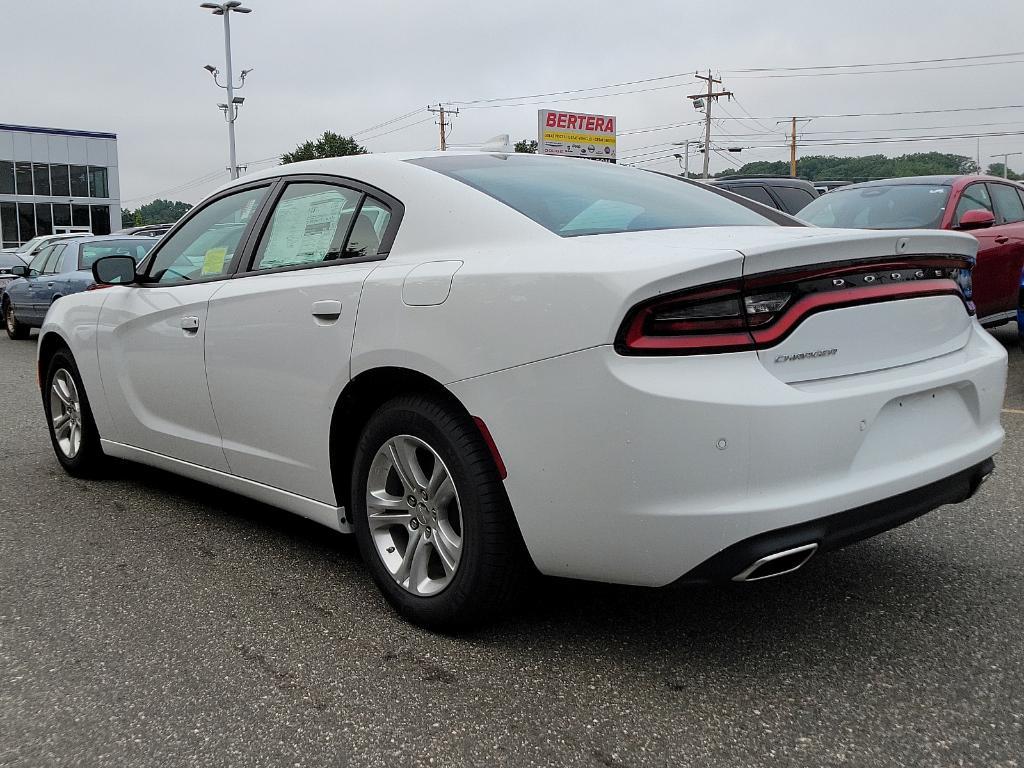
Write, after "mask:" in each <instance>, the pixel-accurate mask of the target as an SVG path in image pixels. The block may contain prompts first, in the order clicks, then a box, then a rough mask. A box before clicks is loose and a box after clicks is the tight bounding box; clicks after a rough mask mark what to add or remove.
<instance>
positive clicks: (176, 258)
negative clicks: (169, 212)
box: [148, 187, 267, 283]
mask: <svg viewBox="0 0 1024 768" xmlns="http://www.w3.org/2000/svg"><path fill="white" fill-rule="evenodd" d="M266 192H267V188H266V187H257V188H256V189H247V190H244V191H242V192H236V193H235V194H233V195H228V196H227V197H222V198H220V199H219V200H216V201H214V202H212V203H210V204H209V205H207V206H206V207H205V208H203V209H202V210H201V211H199V212H198V213H197V214H196V215H195V216H193V217H192V218H191V219H189V220H188V221H187V222H186V223H185V225H184V226H182V227H181V228H180V229H179V230H178V231H177V232H175V233H174V234H173V235H172V236H171V237H170V238H169V239H167V240H165V241H163V242H162V247H161V248H160V250H159V251H158V252H157V254H156V255H155V257H154V259H153V263H152V264H150V266H149V277H148V282H151V283H181V282H188V281H190V280H203V279H209V278H213V277H220V276H223V275H225V274H227V273H228V272H229V270H230V268H231V265H232V263H233V261H234V257H235V251H236V250H237V248H238V246H239V244H240V241H241V239H242V233H243V232H244V231H245V228H246V227H247V226H248V224H249V220H250V219H251V218H252V217H253V216H254V215H255V213H256V211H257V209H258V208H259V204H260V202H261V201H262V200H263V196H264V195H265V194H266Z"/></svg>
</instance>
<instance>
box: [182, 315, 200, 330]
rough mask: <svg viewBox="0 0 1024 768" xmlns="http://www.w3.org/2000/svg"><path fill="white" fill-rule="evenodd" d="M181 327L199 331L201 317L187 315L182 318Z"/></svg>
mask: <svg viewBox="0 0 1024 768" xmlns="http://www.w3.org/2000/svg"><path fill="white" fill-rule="evenodd" d="M181 329H182V330H183V331H198V330H199V318H198V317H196V316H195V315H186V316H185V317H183V318H181Z"/></svg>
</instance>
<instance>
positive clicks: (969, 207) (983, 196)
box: [953, 184, 995, 227]
mask: <svg viewBox="0 0 1024 768" xmlns="http://www.w3.org/2000/svg"><path fill="white" fill-rule="evenodd" d="M977 210H982V211H988V212H989V213H991V214H992V215H993V216H994V215H995V213H994V212H993V210H992V198H990V197H989V195H988V190H987V189H986V188H985V185H984V184H971V185H970V186H969V187H967V188H966V189H964V191H963V192H961V193H960V202H958V203H957V204H956V213H955V214H954V217H953V226H955V227H957V226H960V217H961V216H963V215H964V214H965V213H967V212H968V211H977Z"/></svg>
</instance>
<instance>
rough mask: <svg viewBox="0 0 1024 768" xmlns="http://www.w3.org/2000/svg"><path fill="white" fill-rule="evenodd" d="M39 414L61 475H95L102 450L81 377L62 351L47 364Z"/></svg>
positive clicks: (101, 458)
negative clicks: (44, 414) (44, 417)
mask: <svg viewBox="0 0 1024 768" xmlns="http://www.w3.org/2000/svg"><path fill="white" fill-rule="evenodd" d="M43 410H44V411H45V412H46V422H47V427H48V428H49V431H50V442H51V443H52V444H53V452H54V453H55V454H56V455H57V461H59V462H60V464H61V466H62V467H64V469H65V471H67V473H68V474H70V475H75V476H76V477H88V476H91V475H94V474H96V472H97V471H98V470H99V468H100V465H101V464H102V461H103V458H104V456H103V449H102V448H101V447H100V436H99V432H98V431H97V430H96V423H95V422H94V421H93V418H92V409H91V408H90V407H89V399H88V397H86V394H85V387H84V386H83V385H82V377H81V376H80V375H79V373H78V366H76V365H75V361H74V359H73V358H72V357H71V353H70V352H67V351H65V350H62V351H60V352H57V353H56V354H55V355H54V356H53V358H51V360H50V364H49V366H48V367H47V369H46V380H45V381H44V383H43Z"/></svg>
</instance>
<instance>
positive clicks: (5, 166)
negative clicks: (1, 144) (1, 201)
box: [0, 160, 14, 240]
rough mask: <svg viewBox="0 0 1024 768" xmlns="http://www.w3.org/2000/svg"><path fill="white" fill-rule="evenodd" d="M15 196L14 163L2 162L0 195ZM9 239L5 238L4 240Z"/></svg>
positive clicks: (0, 165)
mask: <svg viewBox="0 0 1024 768" xmlns="http://www.w3.org/2000/svg"><path fill="white" fill-rule="evenodd" d="M13 194H14V163H12V162H11V161H10V160H0V195H13ZM6 239H7V238H6V237H4V240H6Z"/></svg>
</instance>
